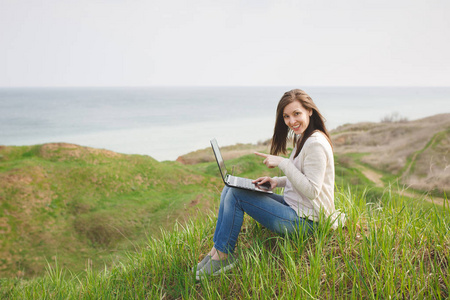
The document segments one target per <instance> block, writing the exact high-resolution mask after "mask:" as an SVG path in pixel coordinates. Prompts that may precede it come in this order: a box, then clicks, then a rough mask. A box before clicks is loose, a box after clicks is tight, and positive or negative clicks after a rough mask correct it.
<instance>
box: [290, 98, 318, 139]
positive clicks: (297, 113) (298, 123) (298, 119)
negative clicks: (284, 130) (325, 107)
mask: <svg viewBox="0 0 450 300" xmlns="http://www.w3.org/2000/svg"><path fill="white" fill-rule="evenodd" d="M311 114H312V110H307V109H306V108H304V107H303V105H302V104H301V103H300V102H299V101H293V102H291V103H289V104H288V105H286V107H285V108H284V110H283V119H284V123H285V124H286V125H287V126H288V127H289V128H290V129H291V130H292V131H294V133H295V134H302V133H303V132H305V130H306V128H308V125H309V118H310V116H311Z"/></svg>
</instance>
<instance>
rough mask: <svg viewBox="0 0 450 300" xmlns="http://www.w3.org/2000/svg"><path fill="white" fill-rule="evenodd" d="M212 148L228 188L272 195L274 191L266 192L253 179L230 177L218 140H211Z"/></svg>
mask: <svg viewBox="0 0 450 300" xmlns="http://www.w3.org/2000/svg"><path fill="white" fill-rule="evenodd" d="M211 147H212V149H213V152H214V156H215V157H216V161H217V165H218V166H219V171H220V175H221V176H222V179H223V182H224V183H225V184H226V185H227V186H231V187H237V188H240V189H245V190H250V191H256V192H262V193H269V194H272V191H269V190H266V189H264V187H259V186H257V185H256V184H254V183H253V182H252V181H253V180H251V179H248V178H243V177H237V176H233V175H232V174H231V175H230V174H229V173H228V171H227V168H226V167H225V162H224V161H223V158H222V154H221V153H220V148H219V145H218V144H217V141H216V139H212V140H211Z"/></svg>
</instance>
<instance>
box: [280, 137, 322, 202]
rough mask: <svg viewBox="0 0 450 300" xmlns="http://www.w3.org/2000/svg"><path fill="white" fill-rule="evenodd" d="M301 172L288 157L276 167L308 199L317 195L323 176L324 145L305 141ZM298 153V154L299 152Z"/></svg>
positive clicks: (312, 198)
mask: <svg viewBox="0 0 450 300" xmlns="http://www.w3.org/2000/svg"><path fill="white" fill-rule="evenodd" d="M302 150H303V151H304V152H305V153H304V165H303V172H302V171H300V169H301V168H300V166H295V165H294V163H293V162H292V161H291V160H289V159H284V160H283V161H282V162H281V163H280V164H279V165H278V167H279V168H280V169H281V170H282V171H283V172H284V174H285V175H286V176H287V178H288V179H289V181H290V182H291V184H292V186H293V187H294V188H295V189H296V190H297V192H300V193H301V194H303V195H304V196H306V197H307V198H308V199H309V200H314V199H316V198H317V196H318V195H319V193H320V191H321V189H322V184H323V181H324V178H325V171H326V166H327V155H326V150H325V148H324V146H323V145H322V144H321V143H319V142H317V141H312V142H311V143H305V145H304V148H303V149H302ZM299 155H300V154H299Z"/></svg>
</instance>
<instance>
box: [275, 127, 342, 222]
mask: <svg viewBox="0 0 450 300" xmlns="http://www.w3.org/2000/svg"><path fill="white" fill-rule="evenodd" d="M295 151H296V148H294V150H293V151H292V153H291V156H290V158H289V159H287V158H286V159H284V160H283V161H282V162H281V163H280V164H279V165H278V168H280V169H281V170H282V171H283V173H284V174H285V175H286V176H283V177H275V179H276V180H277V183H278V184H277V186H279V187H284V200H285V201H286V203H287V204H288V205H289V206H290V207H292V209H294V210H295V211H296V212H297V215H298V216H299V217H302V218H308V219H310V220H312V221H318V220H319V215H320V213H321V211H322V213H324V214H325V217H330V216H331V219H332V220H331V221H332V222H333V225H332V227H333V228H334V229H336V228H337V227H338V225H341V226H343V225H344V222H345V219H344V215H343V214H341V213H340V212H336V208H335V206H334V157H333V150H332V148H331V145H330V143H329V142H328V140H327V138H326V136H325V135H324V134H323V133H322V132H320V131H316V132H314V133H313V134H312V135H311V136H310V137H309V138H308V139H307V140H306V142H305V144H304V145H303V148H302V150H301V151H300V153H299V155H298V156H297V157H296V158H294V155H295ZM336 218H337V219H338V220H336Z"/></svg>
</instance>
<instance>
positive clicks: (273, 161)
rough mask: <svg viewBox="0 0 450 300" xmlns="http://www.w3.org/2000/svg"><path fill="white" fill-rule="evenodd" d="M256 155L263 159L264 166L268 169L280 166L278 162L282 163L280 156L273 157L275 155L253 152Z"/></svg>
mask: <svg viewBox="0 0 450 300" xmlns="http://www.w3.org/2000/svg"><path fill="white" fill-rule="evenodd" d="M255 154H256V155H258V156H261V157H264V158H265V160H264V162H263V163H264V164H265V165H266V166H267V167H268V168H275V167H278V165H279V164H280V162H282V161H283V159H284V157H281V156H275V155H270V154H264V153H259V152H255Z"/></svg>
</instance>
